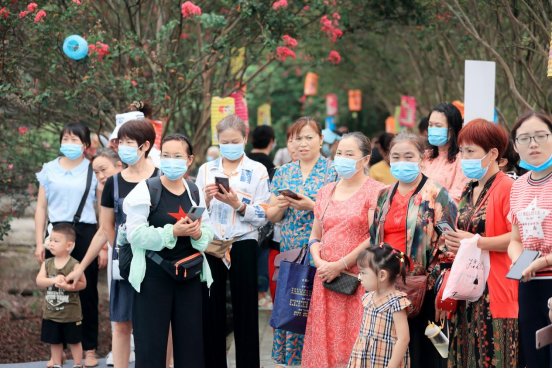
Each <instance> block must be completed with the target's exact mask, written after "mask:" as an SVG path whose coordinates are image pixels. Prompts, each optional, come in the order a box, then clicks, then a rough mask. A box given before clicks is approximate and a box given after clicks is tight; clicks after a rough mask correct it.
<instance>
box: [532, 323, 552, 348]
mask: <svg viewBox="0 0 552 369" xmlns="http://www.w3.org/2000/svg"><path fill="white" fill-rule="evenodd" d="M535 338H536V344H537V350H538V349H541V348H543V347H544V346H548V345H550V344H551V343H552V324H550V325H547V326H546V327H544V328H541V329H539V330H538V331H537V333H535Z"/></svg>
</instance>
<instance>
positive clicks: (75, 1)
mask: <svg viewBox="0 0 552 369" xmlns="http://www.w3.org/2000/svg"><path fill="white" fill-rule="evenodd" d="M73 2H74V3H75V4H77V5H81V0H73Z"/></svg>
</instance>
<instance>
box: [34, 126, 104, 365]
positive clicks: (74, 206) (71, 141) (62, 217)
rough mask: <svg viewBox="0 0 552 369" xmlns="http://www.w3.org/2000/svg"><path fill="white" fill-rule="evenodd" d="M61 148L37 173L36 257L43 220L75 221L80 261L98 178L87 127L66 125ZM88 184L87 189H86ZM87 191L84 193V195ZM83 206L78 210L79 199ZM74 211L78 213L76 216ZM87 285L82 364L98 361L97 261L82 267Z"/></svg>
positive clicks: (92, 224)
mask: <svg viewBox="0 0 552 369" xmlns="http://www.w3.org/2000/svg"><path fill="white" fill-rule="evenodd" d="M59 141H60V144H61V148H60V151H61V153H62V155H63V156H61V157H59V158H56V159H54V160H52V161H51V162H48V163H46V164H44V166H43V167H42V170H41V171H40V172H39V173H37V174H36V177H37V179H38V181H39V183H40V187H39V190H38V198H37V205H36V212H35V238H36V250H35V257H36V258H37V260H38V261H39V262H40V263H41V262H42V261H44V257H45V253H48V254H49V251H48V252H46V251H45V248H44V247H45V245H44V234H45V229H46V224H47V222H48V223H52V224H56V223H75V224H74V227H75V231H76V233H77V239H76V241H75V248H74V249H73V251H72V253H71V256H73V257H74V258H75V259H77V260H78V261H81V260H82V259H83V257H84V255H85V253H86V251H87V249H88V247H89V245H90V241H91V240H92V237H94V233H96V229H97V225H96V223H97V222H96V209H95V207H94V201H95V200H96V186H97V183H98V182H97V180H96V178H95V177H94V175H93V174H92V166H91V164H90V161H88V159H86V158H85V157H84V154H83V153H84V150H85V149H86V148H88V147H89V146H90V130H89V129H88V127H86V126H84V125H82V124H80V123H72V124H68V125H66V126H65V127H64V128H63V130H62V131H61V133H60V136H59ZM87 187H88V193H87V194H86V192H85V190H86V188H87ZM85 194H86V196H85ZM82 200H84V202H82V204H83V206H82V208H81V212H80V214H77V213H78V209H79V205H80V204H81V201H82ZM76 215H80V218H79V219H77V217H76ZM85 275H86V281H87V283H86V288H85V289H84V290H82V291H80V292H79V295H80V297H81V306H82V313H83V320H82V332H83V339H82V347H83V350H84V351H85V352H86V353H85V365H86V366H94V365H97V360H96V354H95V352H96V348H97V346H98V289H97V285H98V262H97V261H96V262H95V263H91V264H90V266H89V267H88V268H87V269H86V271H85Z"/></svg>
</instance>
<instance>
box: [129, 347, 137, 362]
mask: <svg viewBox="0 0 552 369" xmlns="http://www.w3.org/2000/svg"><path fill="white" fill-rule="evenodd" d="M134 361H136V357H135V356H134V350H132V351H131V352H130V355H129V356H128V362H129V363H133V362H134Z"/></svg>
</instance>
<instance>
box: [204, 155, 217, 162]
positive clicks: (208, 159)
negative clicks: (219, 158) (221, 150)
mask: <svg viewBox="0 0 552 369" xmlns="http://www.w3.org/2000/svg"><path fill="white" fill-rule="evenodd" d="M206 159H207V161H213V160H215V159H216V158H215V157H214V156H211V155H207V158H206Z"/></svg>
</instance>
